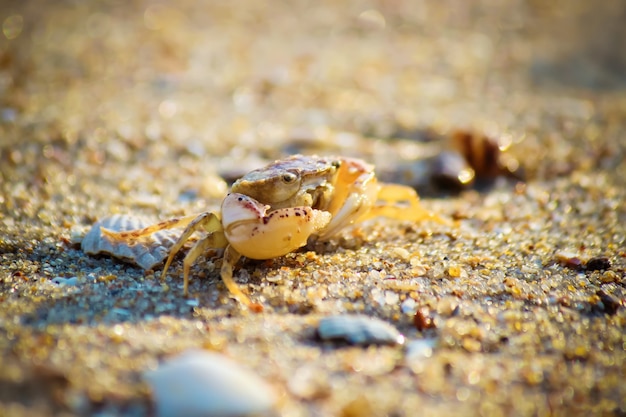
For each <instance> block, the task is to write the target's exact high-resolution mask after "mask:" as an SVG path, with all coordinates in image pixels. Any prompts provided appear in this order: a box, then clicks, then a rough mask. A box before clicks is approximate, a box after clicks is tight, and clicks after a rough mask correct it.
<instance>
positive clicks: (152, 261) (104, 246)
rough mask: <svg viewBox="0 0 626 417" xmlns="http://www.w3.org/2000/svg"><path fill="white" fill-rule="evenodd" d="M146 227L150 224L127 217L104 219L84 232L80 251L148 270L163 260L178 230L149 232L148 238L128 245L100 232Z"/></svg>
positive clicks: (134, 217)
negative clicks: (106, 256) (115, 259)
mask: <svg viewBox="0 0 626 417" xmlns="http://www.w3.org/2000/svg"><path fill="white" fill-rule="evenodd" d="M149 224H151V223H150V222H148V221H145V220H143V219H141V218H139V217H136V216H130V215H121V214H116V215H113V216H110V217H105V218H104V219H101V220H100V221H98V222H96V223H95V224H94V225H93V226H92V228H91V229H90V230H89V232H87V234H86V235H85V237H84V238H83V241H82V242H81V248H82V250H83V252H85V253H86V254H88V255H99V254H106V255H111V256H113V257H115V258H119V259H121V260H124V261H126V262H130V263H133V264H135V265H138V266H139V267H141V268H143V269H146V270H148V269H152V268H154V267H155V266H156V265H158V264H160V263H161V262H163V259H165V258H166V257H167V255H168V254H169V249H170V248H171V247H172V245H174V243H175V242H176V240H177V238H178V236H179V235H180V231H175V230H162V231H159V232H156V233H153V234H152V235H151V236H150V237H149V238H146V239H142V240H140V241H137V242H134V243H132V244H129V243H128V242H127V241H116V240H115V239H111V238H109V237H108V236H107V235H105V234H103V233H102V231H101V230H100V228H101V227H102V228H105V229H108V230H111V231H113V232H123V231H127V230H135V229H141V228H143V227H146V226H148V225H149Z"/></svg>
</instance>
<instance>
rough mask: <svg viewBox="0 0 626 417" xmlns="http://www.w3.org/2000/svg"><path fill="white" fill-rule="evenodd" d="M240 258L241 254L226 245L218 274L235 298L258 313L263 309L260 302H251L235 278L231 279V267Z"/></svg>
mask: <svg viewBox="0 0 626 417" xmlns="http://www.w3.org/2000/svg"><path fill="white" fill-rule="evenodd" d="M240 258H241V254H240V253H239V252H237V250H236V249H235V248H233V247H232V246H230V245H228V246H226V250H225V251H224V259H223V261H222V269H221V270H220V274H221V276H222V281H224V285H226V288H228V291H230V293H231V294H232V295H234V296H235V298H236V299H237V300H239V302H240V303H241V304H243V305H245V306H246V307H248V308H249V309H250V310H252V311H254V312H256V313H259V312H261V311H263V306H262V305H261V304H257V303H253V302H252V301H250V299H249V298H248V296H247V295H245V294H244V293H243V292H242V291H241V289H240V288H239V286H238V285H237V283H236V282H235V280H234V279H233V268H234V267H235V264H236V263H237V261H239V259H240Z"/></svg>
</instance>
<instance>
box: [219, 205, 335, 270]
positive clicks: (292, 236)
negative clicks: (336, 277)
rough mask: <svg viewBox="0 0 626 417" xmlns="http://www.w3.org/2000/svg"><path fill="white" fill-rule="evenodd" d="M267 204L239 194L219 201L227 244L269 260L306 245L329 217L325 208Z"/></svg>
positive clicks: (245, 254) (255, 257)
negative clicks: (278, 206)
mask: <svg viewBox="0 0 626 417" xmlns="http://www.w3.org/2000/svg"><path fill="white" fill-rule="evenodd" d="M269 208H270V206H266V205H263V204H261V203H259V202H258V201H257V200H255V199H253V198H251V197H249V196H246V195H244V194H239V193H231V194H229V195H228V196H226V198H225V199H224V201H223V202H222V225H223V226H224V232H225V234H226V238H227V239H228V242H229V243H230V245H231V246H232V247H233V248H234V249H236V250H237V251H238V252H239V253H241V254H242V255H244V256H246V257H248V258H252V259H271V258H275V257H278V256H283V255H286V254H288V253H290V252H293V251H294V250H296V249H298V248H300V247H302V246H304V245H306V243H307V239H308V237H309V236H310V235H312V234H316V233H319V232H320V231H321V230H323V229H324V228H325V227H326V226H327V225H328V223H329V222H330V220H331V217H332V216H331V214H330V213H329V212H327V211H322V210H316V209H313V208H311V207H289V208H282V209H277V210H273V211H270V212H269V213H268V210H269Z"/></svg>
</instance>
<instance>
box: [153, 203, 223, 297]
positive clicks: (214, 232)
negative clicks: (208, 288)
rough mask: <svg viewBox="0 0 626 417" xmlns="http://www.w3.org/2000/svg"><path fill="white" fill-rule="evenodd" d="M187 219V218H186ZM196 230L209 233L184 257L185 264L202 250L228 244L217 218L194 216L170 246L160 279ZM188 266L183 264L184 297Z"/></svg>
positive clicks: (191, 260) (204, 214)
mask: <svg viewBox="0 0 626 417" xmlns="http://www.w3.org/2000/svg"><path fill="white" fill-rule="evenodd" d="M186 219H187V217H186ZM198 230H205V231H207V232H209V235H208V236H206V237H205V238H203V239H201V240H200V241H199V242H197V243H196V245H195V246H194V247H193V248H192V249H191V251H190V252H189V253H188V254H187V256H186V257H185V262H187V258H190V262H193V261H194V260H196V259H197V258H198V256H200V255H201V254H202V251H203V250H206V249H207V248H209V247H211V248H223V247H225V246H226V245H227V244H228V241H227V240H226V238H225V237H224V233H223V232H222V224H221V222H220V219H219V217H217V216H216V215H215V214H213V213H210V212H205V213H202V214H200V215H198V216H195V217H194V218H193V220H192V221H191V222H189V225H188V226H187V228H186V229H185V231H184V232H183V234H182V235H181V236H180V237H179V238H178V241H176V243H175V244H174V246H172V249H170V254H169V256H168V257H167V261H166V262H165V266H164V267H163V272H162V273H161V279H163V278H165V274H166V273H167V270H168V269H169V267H170V264H171V263H172V260H173V259H174V256H176V254H177V253H178V251H179V250H180V249H181V248H182V247H183V245H184V244H185V242H187V240H188V239H189V238H190V237H191V235H193V234H194V233H195V232H196V231H198ZM196 246H200V248H199V249H196ZM190 265H191V263H189V265H187V264H185V266H186V268H187V269H186V270H185V295H187V283H188V281H189V276H188V275H189V266H190Z"/></svg>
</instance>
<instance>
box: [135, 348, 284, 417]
mask: <svg viewBox="0 0 626 417" xmlns="http://www.w3.org/2000/svg"><path fill="white" fill-rule="evenodd" d="M144 379H145V380H146V381H147V382H148V384H149V385H150V387H151V389H152V396H153V400H154V403H155V405H156V415H157V416H158V417H172V416H198V417H199V416H221V417H227V416H240V415H248V414H252V413H262V412H266V411H268V410H270V409H271V408H272V407H273V406H274V404H275V402H276V394H275V392H274V390H273V389H272V388H271V387H270V386H269V385H268V384H267V383H266V382H265V381H263V380H262V379H261V378H259V377H258V376H257V375H255V374H254V373H252V372H250V371H248V370H246V369H244V368H242V367H241V366H240V365H239V364H237V363H236V362H234V361H232V360H230V359H228V358H227V357H225V356H223V355H221V354H218V353H213V352H207V351H201V350H190V351H186V352H184V353H182V354H181V355H179V356H176V357H174V358H170V359H168V360H166V361H165V362H164V363H162V364H161V365H160V366H159V368H158V369H156V370H154V371H148V372H146V373H144Z"/></svg>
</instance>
